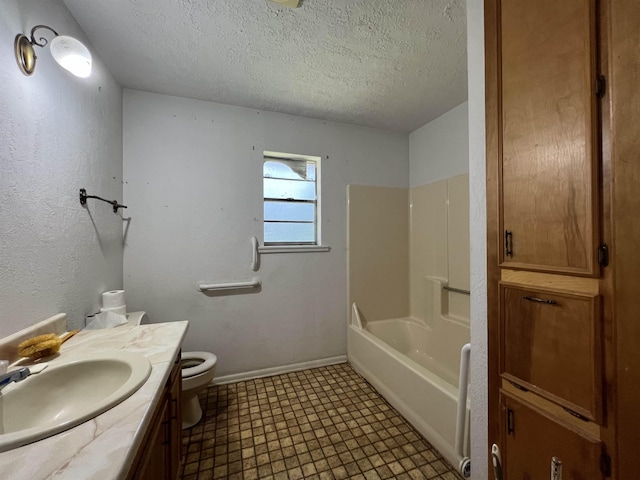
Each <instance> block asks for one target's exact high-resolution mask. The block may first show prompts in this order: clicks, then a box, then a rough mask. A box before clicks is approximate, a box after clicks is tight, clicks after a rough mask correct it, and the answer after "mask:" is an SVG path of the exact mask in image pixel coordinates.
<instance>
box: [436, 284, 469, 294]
mask: <svg viewBox="0 0 640 480" xmlns="http://www.w3.org/2000/svg"><path fill="white" fill-rule="evenodd" d="M442 288H443V289H445V290H449V291H450V292H456V293H463V294H465V295H471V292H470V291H469V290H463V289H461V288H453V287H447V286H446V285H445V286H444V287H442Z"/></svg>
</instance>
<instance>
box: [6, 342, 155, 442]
mask: <svg viewBox="0 0 640 480" xmlns="http://www.w3.org/2000/svg"><path fill="white" fill-rule="evenodd" d="M150 372H151V364H150V363H149V360H147V358H146V357H144V356H143V355H139V354H135V353H128V352H120V351H114V352H105V353H98V354H94V355H91V356H83V357H75V358H74V359H73V360H70V361H68V362H63V363H56V364H52V365H49V367H48V368H47V369H46V370H44V371H42V372H41V373H38V374H35V375H31V376H29V377H28V378H26V379H25V380H23V381H21V382H19V383H13V384H10V385H8V386H7V387H5V388H4V389H3V390H2V391H1V392H0V452H4V451H6V450H11V449H12V448H17V447H20V446H22V445H26V444H27V443H31V442H35V441H37V440H42V439H43V438H46V437H49V436H51V435H55V434H56V433H60V432H62V431H64V430H68V429H70V428H72V427H75V426H76V425H79V424H80V423H82V422H84V421H86V420H89V419H91V418H94V417H96V416H98V415H100V414H101V413H103V412H105V411H107V410H109V409H110V408H112V407H114V406H115V405H117V404H118V403H120V402H122V401H123V400H125V399H126V398H127V397H129V396H130V395H131V394H133V393H134V392H135V391H136V390H138V388H140V387H141V386H142V384H143V383H144V382H145V381H146V380H147V378H149V373H150Z"/></svg>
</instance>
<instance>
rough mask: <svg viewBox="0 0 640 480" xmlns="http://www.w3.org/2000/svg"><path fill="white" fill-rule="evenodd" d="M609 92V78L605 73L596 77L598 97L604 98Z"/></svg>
mask: <svg viewBox="0 0 640 480" xmlns="http://www.w3.org/2000/svg"><path fill="white" fill-rule="evenodd" d="M606 93H607V79H606V78H605V77H604V75H598V76H597V77H596V97H598V98H602V97H604V96H605V94H606Z"/></svg>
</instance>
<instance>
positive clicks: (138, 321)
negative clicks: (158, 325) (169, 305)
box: [127, 312, 149, 327]
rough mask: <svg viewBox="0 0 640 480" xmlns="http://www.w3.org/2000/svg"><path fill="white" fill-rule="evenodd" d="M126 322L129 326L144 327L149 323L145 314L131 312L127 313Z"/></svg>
mask: <svg viewBox="0 0 640 480" xmlns="http://www.w3.org/2000/svg"><path fill="white" fill-rule="evenodd" d="M127 321H128V322H129V325H131V326H134V327H135V326H137V325H145V324H147V323H149V315H147V312H131V313H127Z"/></svg>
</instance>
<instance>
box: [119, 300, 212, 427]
mask: <svg viewBox="0 0 640 480" xmlns="http://www.w3.org/2000/svg"><path fill="white" fill-rule="evenodd" d="M127 321H128V322H129V325H134V326H135V325H142V324H146V323H149V316H148V315H147V314H146V313H145V312H133V313H127ZM217 360H218V359H217V357H216V356H215V355H214V354H213V353H210V352H182V359H181V367H182V397H181V401H182V428H183V429H186V428H191V427H193V426H194V425H195V424H197V423H198V422H199V421H200V419H201V418H202V407H201V406H200V400H199V399H198V394H199V393H200V392H201V391H202V390H204V389H205V388H207V387H208V386H209V384H210V383H211V380H213V376H214V375H215V372H216V362H217Z"/></svg>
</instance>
